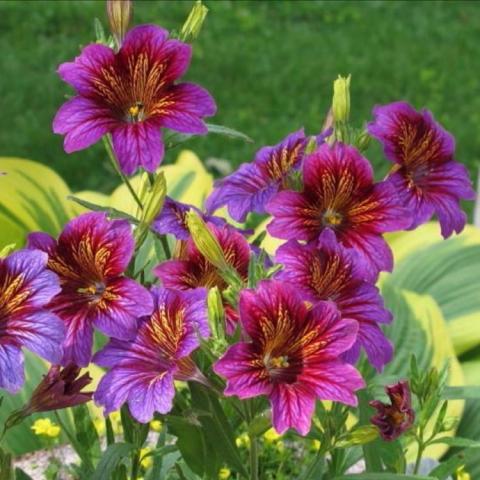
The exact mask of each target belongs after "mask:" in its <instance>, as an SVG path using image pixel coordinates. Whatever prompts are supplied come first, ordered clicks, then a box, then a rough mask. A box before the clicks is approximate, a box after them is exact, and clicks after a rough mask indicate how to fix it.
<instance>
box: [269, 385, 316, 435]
mask: <svg viewBox="0 0 480 480" xmlns="http://www.w3.org/2000/svg"><path fill="white" fill-rule="evenodd" d="M270 403H271V405H272V423H273V426H274V428H275V430H276V431H277V433H279V434H282V433H284V432H286V431H287V430H288V429H289V428H294V429H295V430H296V431H297V432H298V433H299V434H300V435H306V434H307V433H308V432H309V431H310V425H311V422H312V415H313V412H314V410H315V393H314V392H313V391H311V390H310V389H309V388H308V386H305V385H301V384H293V385H289V384H283V385H277V386H275V387H274V389H273V391H272V393H271V394H270Z"/></svg>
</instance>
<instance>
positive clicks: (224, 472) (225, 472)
mask: <svg viewBox="0 0 480 480" xmlns="http://www.w3.org/2000/svg"><path fill="white" fill-rule="evenodd" d="M231 475H232V472H231V471H230V470H229V469H228V468H221V469H220V471H219V472H218V480H228V479H229V478H230V476H231Z"/></svg>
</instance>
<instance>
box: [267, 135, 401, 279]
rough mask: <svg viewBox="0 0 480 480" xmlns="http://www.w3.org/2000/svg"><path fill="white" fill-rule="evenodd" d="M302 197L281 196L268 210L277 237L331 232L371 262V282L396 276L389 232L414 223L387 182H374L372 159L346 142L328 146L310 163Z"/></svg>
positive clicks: (270, 228) (271, 229)
mask: <svg viewBox="0 0 480 480" xmlns="http://www.w3.org/2000/svg"><path fill="white" fill-rule="evenodd" d="M303 182H304V188H303V191H302V192H293V191H287V190H285V191H283V192H279V193H278V194H277V195H275V197H274V198H273V200H271V201H270V203H269V204H268V205H267V212H268V213H270V214H271V215H272V216H273V220H272V222H271V223H270V224H269V225H268V226H267V229H268V231H269V232H270V234H271V235H273V236H275V237H277V238H283V239H286V240H290V239H293V240H306V241H309V242H311V241H318V238H319V237H320V234H321V233H322V232H323V231H324V230H325V229H330V230H332V231H333V232H335V235H336V237H337V239H338V240H339V242H340V243H342V244H343V245H344V246H345V247H348V248H355V249H356V250H357V251H358V253H359V254H360V256H361V257H362V258H363V259H364V260H365V262H366V265H367V270H368V273H369V279H374V278H376V276H377V274H378V272H379V271H381V270H387V271H391V270H392V267H393V258H392V252H391V250H390V248H389V246H388V245H387V243H386V241H385V240H384V239H383V237H382V234H383V233H384V232H391V231H395V230H401V229H403V228H405V227H406V226H408V225H409V223H410V218H409V217H408V216H407V213H406V211H405V209H404V208H403V206H401V204H400V201H399V199H398V197H397V195H396V193H395V189H394V188H393V187H392V185H390V184H389V183H386V182H380V183H373V172H372V168H371V165H370V163H369V162H368V160H367V159H366V158H364V157H362V155H360V153H359V152H358V151H357V150H356V149H355V148H354V147H350V146H348V145H344V144H342V143H336V144H334V145H333V147H331V146H329V145H327V144H324V145H321V146H320V147H319V148H318V149H317V150H316V151H315V152H314V153H312V154H311V155H309V156H307V157H306V158H305V161H304V164H303Z"/></svg>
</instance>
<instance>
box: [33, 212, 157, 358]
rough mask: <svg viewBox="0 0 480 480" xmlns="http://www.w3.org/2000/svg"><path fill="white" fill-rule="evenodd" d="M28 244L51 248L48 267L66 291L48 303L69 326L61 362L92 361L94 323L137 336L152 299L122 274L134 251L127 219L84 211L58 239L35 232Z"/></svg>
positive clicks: (107, 330) (111, 331)
mask: <svg viewBox="0 0 480 480" xmlns="http://www.w3.org/2000/svg"><path fill="white" fill-rule="evenodd" d="M28 244H29V246H30V247H33V248H37V249H39V250H43V251H44V252H46V253H48V256H49V258H48V268H49V269H50V270H52V271H53V272H55V273H56V274H57V275H58V276H59V277H60V284H61V287H62V291H61V292H60V294H59V295H57V296H56V297H55V298H54V299H53V300H52V302H50V304H49V308H50V309H51V310H52V311H53V312H55V313H56V314H57V315H58V316H59V317H60V318H61V319H62V320H63V321H64V323H65V325H66V328H67V335H66V338H65V342H64V356H63V359H62V364H63V365H68V364H70V363H74V364H75V365H79V366H86V365H88V363H89V361H90V357H91V351H92V341H93V326H95V327H97V328H98V329H99V330H100V331H101V332H102V333H104V334H105V335H108V336H110V337H114V338H120V339H125V340H127V339H131V338H133V337H134V336H135V333H136V330H137V319H138V318H139V317H142V316H144V315H149V314H150V313H151V311H152V308H153V304H152V299H151V296H150V294H149V292H148V290H146V289H145V288H143V287H142V286H141V285H139V284H138V283H137V282H135V281H134V280H131V279H130V278H126V277H124V276H123V272H124V271H125V269H126V268H127V266H128V264H129V262H130V259H131V258H132V255H133V250H134V240H133V236H132V232H131V228H130V225H129V224H128V222H127V221H125V220H113V221H110V220H107V217H106V215H105V214H104V213H98V212H96V213H86V214H83V215H80V216H79V217H77V218H75V219H73V220H71V221H70V222H69V223H67V225H66V226H65V228H64V230H63V232H62V233H61V234H60V236H59V238H58V242H57V241H55V240H54V239H53V238H52V237H50V236H49V235H47V234H45V233H33V234H30V235H29V238H28Z"/></svg>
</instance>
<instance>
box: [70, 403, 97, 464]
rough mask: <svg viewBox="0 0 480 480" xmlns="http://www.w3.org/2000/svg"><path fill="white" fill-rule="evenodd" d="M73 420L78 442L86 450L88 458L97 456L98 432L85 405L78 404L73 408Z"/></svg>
mask: <svg viewBox="0 0 480 480" xmlns="http://www.w3.org/2000/svg"><path fill="white" fill-rule="evenodd" d="M73 421H74V424H75V432H76V437H77V440H78V443H79V444H80V445H82V447H83V448H84V449H85V450H86V451H87V452H88V456H89V458H90V460H92V457H99V456H100V443H99V439H98V434H97V430H96V428H95V425H94V424H93V421H92V419H91V418H90V412H89V411H88V407H87V406H86V405H78V406H77V407H75V408H73Z"/></svg>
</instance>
